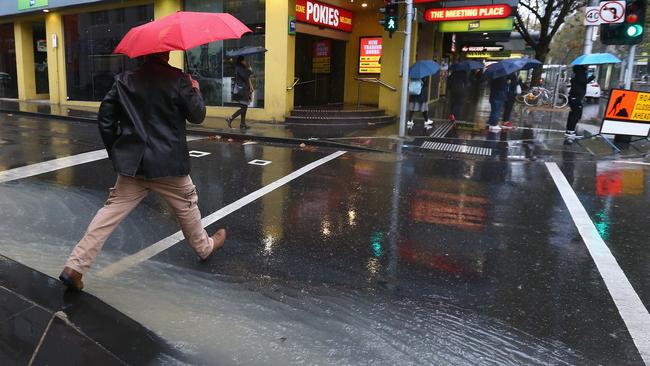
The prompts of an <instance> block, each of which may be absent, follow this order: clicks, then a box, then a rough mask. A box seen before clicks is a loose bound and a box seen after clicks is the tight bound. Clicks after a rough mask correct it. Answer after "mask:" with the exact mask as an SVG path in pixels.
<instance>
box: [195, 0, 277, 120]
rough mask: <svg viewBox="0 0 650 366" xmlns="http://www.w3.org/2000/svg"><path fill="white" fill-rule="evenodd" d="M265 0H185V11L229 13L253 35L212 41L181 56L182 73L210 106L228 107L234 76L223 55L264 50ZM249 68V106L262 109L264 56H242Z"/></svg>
mask: <svg viewBox="0 0 650 366" xmlns="http://www.w3.org/2000/svg"><path fill="white" fill-rule="evenodd" d="M265 6H266V4H265V0H215V1H205V0H185V10H187V11H200V12H213V13H230V14H232V15H233V16H235V17H236V18H237V19H239V20H241V21H242V22H243V23H244V24H246V25H247V26H248V28H250V29H251V30H252V31H253V33H252V34H251V33H249V34H246V35H244V36H243V37H242V38H241V39H237V40H226V41H219V42H213V43H210V44H207V45H203V46H199V47H196V48H193V49H191V50H189V51H187V52H186V53H185V71H186V72H189V73H191V74H192V76H193V77H194V78H195V79H196V80H197V81H198V82H199V86H200V87H201V92H202V93H203V98H204V99H205V102H206V104H207V105H210V106H227V105H230V104H231V95H230V94H231V86H232V82H233V80H232V79H233V77H234V75H235V66H234V62H233V61H234V60H231V59H230V58H229V57H228V56H227V55H226V52H227V51H228V50H234V49H238V48H241V47H247V46H262V47H264V34H265V13H266V11H265ZM246 58H247V60H248V63H249V65H250V66H251V68H252V69H253V84H254V86H255V93H254V94H253V99H252V103H251V106H252V107H257V108H263V107H264V54H256V55H251V56H247V57H246Z"/></svg>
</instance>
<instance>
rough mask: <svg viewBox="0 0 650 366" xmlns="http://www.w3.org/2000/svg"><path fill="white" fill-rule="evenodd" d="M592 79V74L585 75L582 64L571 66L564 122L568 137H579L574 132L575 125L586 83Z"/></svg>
mask: <svg viewBox="0 0 650 366" xmlns="http://www.w3.org/2000/svg"><path fill="white" fill-rule="evenodd" d="M593 80H594V76H593V75H592V76H590V77H588V76H587V67H586V66H584V65H575V66H573V77H572V78H571V90H570V91H569V107H571V112H569V117H568V118H567V122H566V132H565V135H566V136H567V137H568V138H576V137H581V136H580V135H578V134H576V126H577V125H578V121H580V119H581V118H582V99H583V98H584V97H585V94H587V84H589V83H590V82H592V81H593Z"/></svg>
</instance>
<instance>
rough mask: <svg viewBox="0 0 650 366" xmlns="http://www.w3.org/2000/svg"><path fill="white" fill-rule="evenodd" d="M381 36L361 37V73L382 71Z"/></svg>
mask: <svg viewBox="0 0 650 366" xmlns="http://www.w3.org/2000/svg"><path fill="white" fill-rule="evenodd" d="M381 50H382V38H381V37H361V38H360V39H359V74H379V73H381Z"/></svg>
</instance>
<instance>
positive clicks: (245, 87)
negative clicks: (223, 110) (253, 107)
mask: <svg viewBox="0 0 650 366" xmlns="http://www.w3.org/2000/svg"><path fill="white" fill-rule="evenodd" d="M252 75H253V70H251V68H250V67H249V66H248V61H246V59H245V58H244V56H239V57H237V62H236V65H235V84H234V86H233V90H232V91H233V93H232V100H233V102H235V103H237V104H239V109H238V110H237V111H236V112H235V113H234V114H233V115H232V116H230V117H228V118H226V122H227V123H228V127H229V128H232V121H233V120H234V119H235V118H237V117H240V116H241V123H240V124H239V128H240V129H242V130H245V129H248V128H250V127H249V126H248V125H247V124H246V112H247V111H248V105H249V104H250V103H251V98H252V96H253V91H254V89H253V83H252V81H251V76H252Z"/></svg>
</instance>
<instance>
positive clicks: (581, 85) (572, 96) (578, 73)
mask: <svg viewBox="0 0 650 366" xmlns="http://www.w3.org/2000/svg"><path fill="white" fill-rule="evenodd" d="M619 62H621V60H619V59H618V58H617V57H616V56H614V55H612V54H610V53H592V54H588V55H582V56H579V57H578V58H576V59H575V60H573V62H571V65H573V77H572V78H571V90H570V91H569V107H570V108H571V112H569V117H568V118H567V122H566V132H565V133H564V135H565V136H566V137H567V138H569V139H575V138H580V137H582V136H581V135H578V134H577V133H576V126H577V125H578V122H579V121H580V119H581V118H582V100H583V99H584V97H585V95H586V94H587V84H589V83H590V82H592V81H593V80H594V79H595V77H594V76H593V75H592V76H588V75H587V65H598V64H610V63H619Z"/></svg>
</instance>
